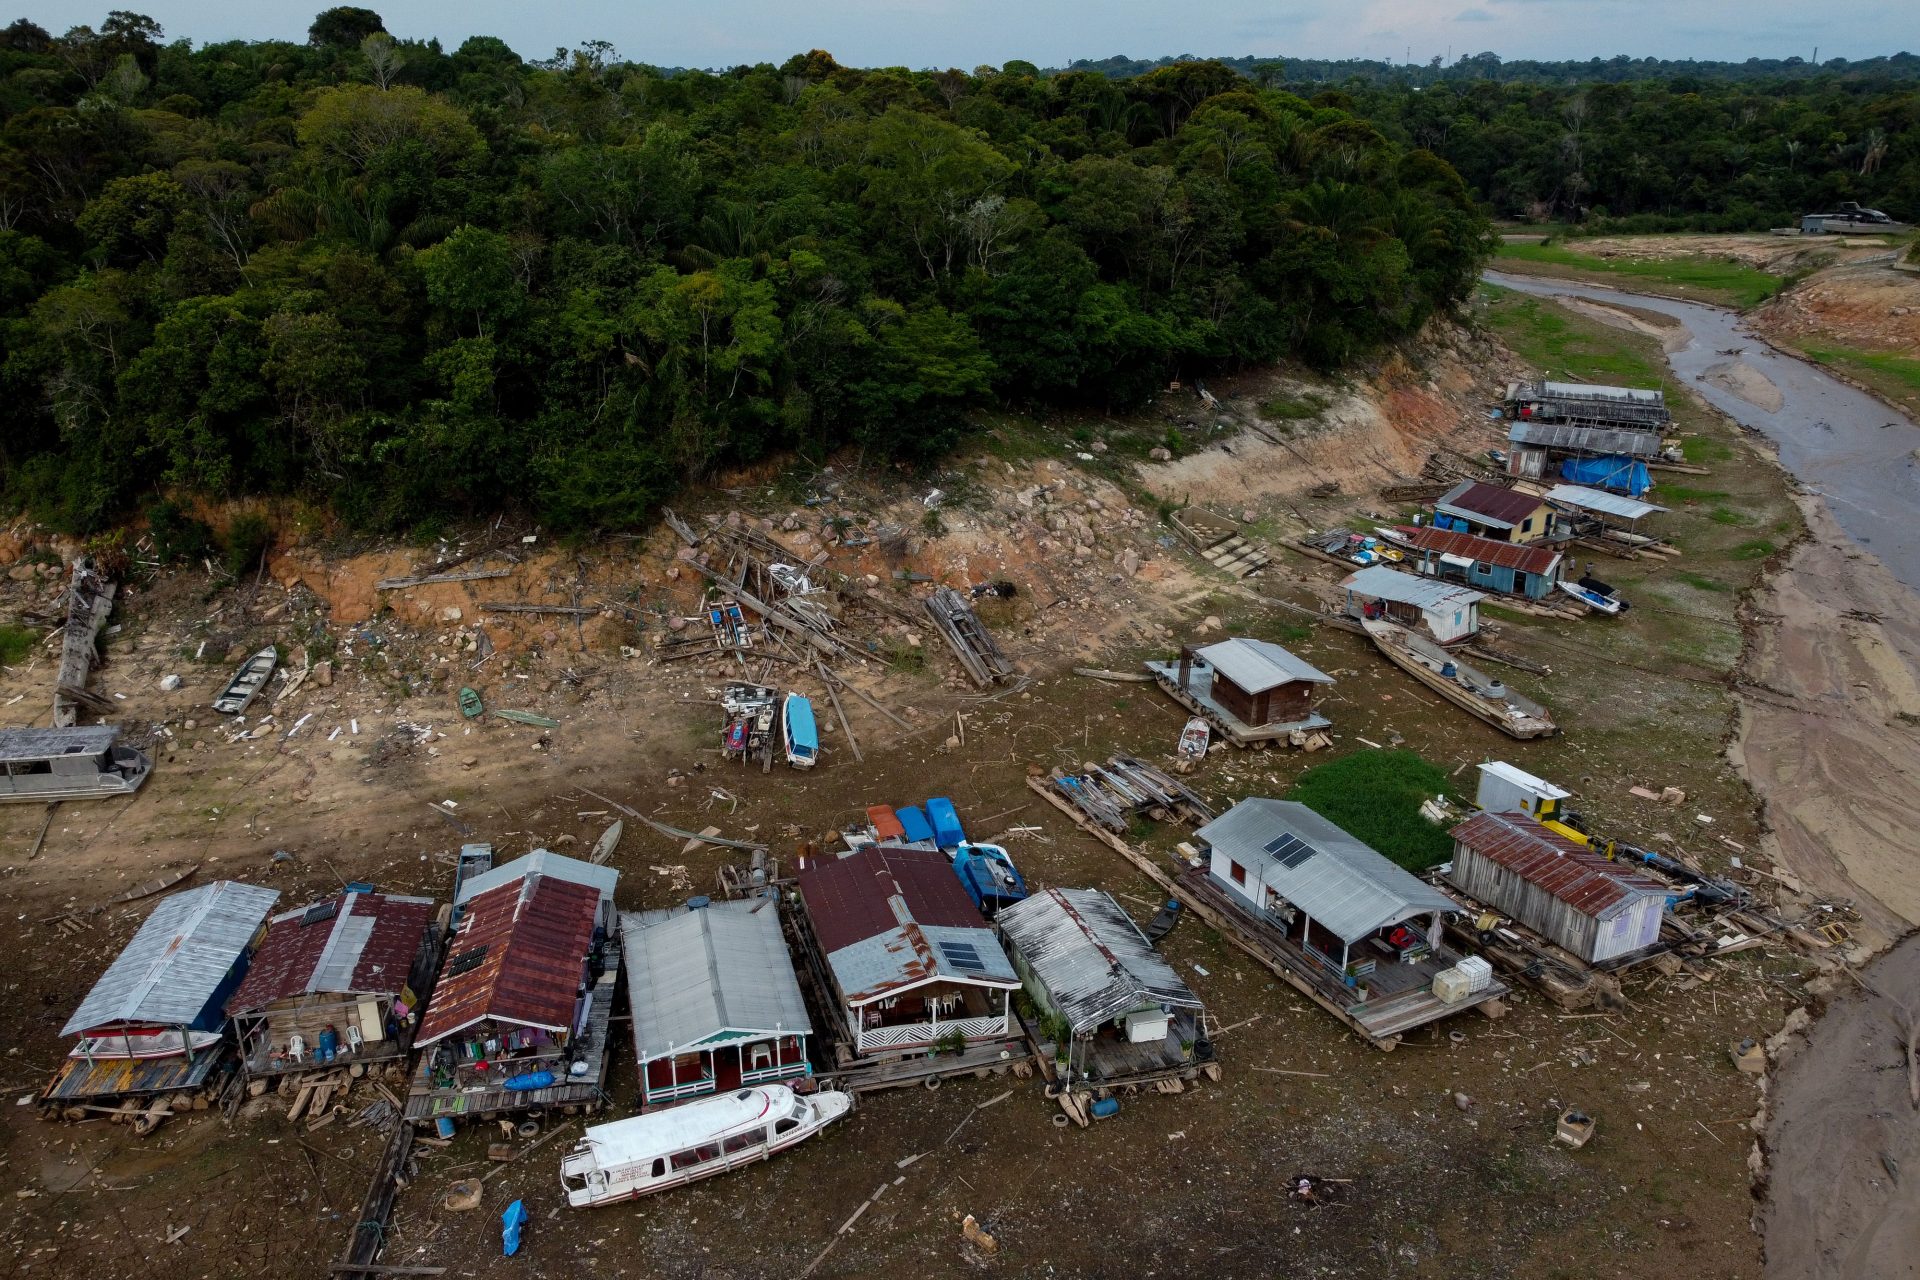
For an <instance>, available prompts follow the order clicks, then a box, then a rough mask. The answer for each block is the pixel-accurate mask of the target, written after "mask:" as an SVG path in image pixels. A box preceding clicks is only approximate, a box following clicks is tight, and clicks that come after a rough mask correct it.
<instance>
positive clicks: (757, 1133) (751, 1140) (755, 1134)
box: [720, 1129, 766, 1156]
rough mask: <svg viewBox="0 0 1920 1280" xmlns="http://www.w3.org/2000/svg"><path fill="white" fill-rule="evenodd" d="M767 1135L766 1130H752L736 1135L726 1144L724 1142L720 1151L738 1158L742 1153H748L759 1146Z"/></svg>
mask: <svg viewBox="0 0 1920 1280" xmlns="http://www.w3.org/2000/svg"><path fill="white" fill-rule="evenodd" d="M765 1135H766V1130H764V1129H752V1130H749V1131H748V1132H746V1133H736V1134H734V1135H733V1136H732V1137H731V1138H728V1139H727V1140H726V1141H725V1142H722V1143H721V1144H720V1149H721V1150H722V1151H725V1152H726V1153H727V1154H728V1155H730V1156H737V1155H739V1154H740V1153H741V1152H742V1151H747V1150H750V1149H752V1148H754V1147H757V1146H759V1145H760V1143H761V1141H762V1140H763V1139H764V1137H765Z"/></svg>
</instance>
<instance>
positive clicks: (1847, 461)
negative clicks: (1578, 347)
mask: <svg viewBox="0 0 1920 1280" xmlns="http://www.w3.org/2000/svg"><path fill="white" fill-rule="evenodd" d="M1482 278H1483V279H1485V280H1486V281H1487V282H1488V283H1489V284H1495V285H1499V286H1500V287H1501V288H1503V289H1513V290H1516V291H1518V292H1521V293H1530V294H1534V295H1537V296H1540V297H1548V298H1551V297H1556V296H1564V297H1571V298H1584V299H1586V300H1587V301H1589V302H1597V303H1602V304H1611V305H1614V306H1630V307H1634V308H1637V309H1639V310H1641V311H1655V312H1659V313H1660V314H1661V315H1665V316H1671V317H1673V318H1674V319H1675V320H1678V321H1679V322H1680V324H1681V325H1682V326H1683V327H1684V328H1685V330H1686V332H1687V335H1688V340H1687V343H1686V345H1685V346H1683V347H1680V348H1679V349H1677V350H1674V351H1670V352H1668V353H1667V363H1668V364H1669V365H1671V366H1672V367H1673V372H1674V376H1675V377H1677V378H1679V379H1680V380H1681V381H1683V382H1685V383H1686V384H1687V385H1688V386H1689V387H1691V388H1692V389H1693V391H1694V392H1695V393H1696V394H1698V395H1699V396H1700V397H1701V398H1702V399H1704V400H1706V401H1707V403H1709V404H1711V405H1712V406H1713V407H1714V408H1716V409H1719V410H1721V411H1722V412H1724V413H1726V414H1727V415H1728V416H1729V417H1731V418H1732V419H1733V420H1734V421H1736V422H1738V423H1740V424H1741V425H1742V426H1746V427H1752V428H1754V429H1755V430H1757V431H1760V432H1762V433H1763V434H1765V435H1766V436H1767V437H1768V438H1769V439H1771V440H1772V441H1773V442H1774V443H1775V445H1776V446H1777V447H1778V449H1779V452H1780V462H1781V465H1782V466H1784V467H1786V469H1787V470H1788V471H1789V472H1791V473H1792V474H1793V475H1794V477H1795V478H1797V479H1798V480H1799V481H1800V483H1802V484H1804V485H1805V486H1807V488H1809V489H1812V490H1815V491H1816V492H1818V493H1820V494H1821V495H1822V496H1823V497H1825V498H1826V500H1827V505H1828V507H1829V508H1830V509H1831V510H1832V511H1833V514H1834V518H1835V519H1836V520H1838V521H1839V523H1840V527H1841V528H1842V529H1844V530H1846V532H1847V534H1848V535H1849V536H1850V537H1852V538H1853V539H1854V541H1856V542H1858V543H1860V544H1861V545H1862V546H1864V547H1866V548H1868V549H1869V550H1871V551H1872V552H1873V554H1874V555H1875V556H1877V557H1879V559H1880V562H1881V563H1882V564H1884V565H1886V566H1887V568H1888V569H1889V570H1891V571H1892V573H1893V576H1894V577H1896V578H1898V579H1899V580H1900V581H1901V582H1904V583H1905V584H1907V585H1908V586H1909V587H1913V588H1915V589H1916V590H1920V537H1916V536H1915V532H1914V523H1913V522H1914V516H1915V514H1916V510H1917V509H1920V505H1917V504H1920V456H1917V455H1916V451H1917V450H1920V426H1916V425H1915V424H1914V422H1913V420H1912V419H1911V418H1909V417H1906V416H1905V415H1903V414H1901V413H1900V412H1899V411H1898V410H1896V409H1893V408H1891V407H1890V406H1888V405H1887V404H1885V403H1883V402H1882V401H1880V400H1876V399H1875V398H1874V397H1872V396H1870V395H1868V394H1867V393H1866V392H1864V391H1860V390H1857V389H1855V388H1854V387H1851V386H1849V385H1848V384H1846V383H1844V382H1841V381H1840V380H1839V379H1837V378H1834V377H1832V376H1831V375H1829V374H1827V373H1826V372H1824V371H1823V370H1821V369H1820V368H1819V367H1818V366H1817V365H1813V364H1810V363H1808V362H1807V361H1805V360H1801V359H1798V358H1796V357H1793V356H1789V355H1784V354H1782V353H1781V352H1779V351H1777V350H1775V349H1774V348H1773V347H1771V346H1769V345H1768V344H1767V342H1766V340H1765V339H1764V338H1762V337H1760V336H1759V335H1758V334H1756V333H1754V331H1753V330H1752V329H1750V328H1748V327H1747V324H1746V321H1745V320H1744V319H1742V318H1741V316H1740V315H1739V313H1738V312H1734V311H1728V310H1726V309H1724V308H1722V307H1713V306H1708V305H1706V304H1704V303H1698V302H1676V301H1673V300H1671V299H1667V298H1653V297H1648V296H1646V295H1645V294H1638V293H1628V292H1625V291H1624V290H1620V289H1609V288H1605V287H1603V286H1599V285H1585V284H1577V283H1575V282H1573V281H1570V280H1549V279H1545V278H1542V277H1539V276H1517V275H1508V274H1506V273H1504V272H1499V271H1488V272H1486V273H1484V275H1483V277H1482ZM1730 353H1737V354H1730ZM1736 365H1744V366H1746V368H1747V370H1749V371H1751V373H1752V374H1757V375H1759V377H1760V378H1764V379H1765V380H1766V382H1767V383H1770V384H1772V389H1773V392H1777V401H1775V399H1774V396H1773V394H1772V393H1769V392H1768V391H1767V389H1766V388H1765V387H1759V392H1760V394H1757V395H1755V394H1754V388H1755V387H1758V386H1759V384H1757V383H1755V382H1754V381H1753V379H1752V378H1751V377H1749V376H1747V375H1741V374H1738V373H1737V371H1736V370H1733V369H1731V368H1729V366H1736ZM1729 374H1734V375H1735V376H1728V375H1729ZM1743 378H1744V379H1745V380H1746V381H1747V382H1748V384H1749V386H1748V391H1749V394H1750V395H1753V399H1748V398H1744V397H1742V396H1739V395H1736V394H1734V393H1733V392H1732V391H1731V390H1729V389H1728V386H1729V385H1738V384H1739V383H1740V381H1741V380H1742V379H1743ZM1756 401H1766V402H1767V403H1756ZM1701 483H1703V484H1709V485H1710V484H1711V481H1702V482H1701ZM1653 496H1654V497H1655V499H1658V497H1659V489H1658V488H1657V487H1656V489H1655V490H1654V495H1653Z"/></svg>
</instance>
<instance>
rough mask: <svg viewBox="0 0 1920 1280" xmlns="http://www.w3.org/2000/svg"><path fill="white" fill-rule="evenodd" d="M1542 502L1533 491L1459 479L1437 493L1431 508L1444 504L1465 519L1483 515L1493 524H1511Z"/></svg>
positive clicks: (1531, 511)
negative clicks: (1451, 485) (1522, 490)
mask: <svg viewBox="0 0 1920 1280" xmlns="http://www.w3.org/2000/svg"><path fill="white" fill-rule="evenodd" d="M1544 505H1546V504H1545V502H1544V500H1543V499H1542V498H1540V497H1539V495H1537V494H1532V493H1522V492H1520V491H1519V490H1518V489H1509V488H1507V487H1506V486H1505V485H1498V484H1483V483H1481V482H1480V481H1478V480H1462V481H1461V482H1460V483H1459V484H1457V485H1455V486H1454V487H1453V488H1452V489H1450V490H1448V491H1447V492H1446V493H1444V494H1442V495H1441V496H1440V500H1439V501H1438V502H1436V503H1434V509H1435V510H1439V509H1440V508H1442V507H1446V508H1449V509H1451V510H1454V511H1458V512H1461V513H1463V514H1465V515H1466V516H1468V517H1469V518H1472V517H1473V516H1485V517H1486V518H1487V519H1488V520H1489V521H1491V522H1493V523H1495V524H1504V525H1507V526H1509V527H1513V526H1517V525H1518V524H1519V523H1520V522H1521V521H1522V520H1525V519H1526V518H1527V517H1528V516H1530V515H1532V514H1533V513H1534V512H1536V511H1538V510H1539V509H1540V508H1541V507H1542V506H1544Z"/></svg>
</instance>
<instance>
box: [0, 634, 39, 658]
mask: <svg viewBox="0 0 1920 1280" xmlns="http://www.w3.org/2000/svg"><path fill="white" fill-rule="evenodd" d="M38 639H39V636H37V635H35V634H34V633H33V631H32V630H30V629H29V628H27V627H16V626H13V625H11V624H6V623H0V667H11V666H13V665H14V664H15V663H17V662H20V661H21V660H22V659H24V658H25V657H26V656H27V655H28V654H29V653H31V652H32V651H33V644H34V641H36V640H38Z"/></svg>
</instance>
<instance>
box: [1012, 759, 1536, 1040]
mask: <svg viewBox="0 0 1920 1280" xmlns="http://www.w3.org/2000/svg"><path fill="white" fill-rule="evenodd" d="M1027 785H1028V786H1029V787H1030V788H1032V789H1033V790H1034V791H1035V792H1037V793H1038V794H1039V795H1041V796H1043V797H1045V798H1046V800H1047V802H1048V803H1049V804H1051V805H1053V806H1054V808H1056V809H1059V810H1060V811H1061V812H1062V813H1064V814H1066V815H1067V816H1068V817H1069V818H1072V819H1073V821H1074V825H1076V826H1078V827H1079V828H1080V829H1081V830H1083V831H1085V832H1086V833H1087V834H1088V835H1091V836H1092V837H1094V838H1095V839H1096V840H1098V841H1100V842H1101V843H1102V844H1104V845H1106V846H1107V847H1108V848H1110V849H1112V850H1113V851H1114V852H1115V853H1118V854H1119V855H1120V856H1121V857H1123V858H1125V859H1126V860H1127V861H1128V862H1131V863H1132V864H1133V865H1134V866H1135V867H1137V868H1139V869H1140V871H1141V872H1143V873H1144V874H1145V875H1146V876H1147V877H1148V878H1149V879H1151V880H1152V881H1153V882H1154V883H1155V884H1157V885H1159V886H1160V888H1161V889H1162V890H1164V891H1165V892H1166V893H1168V894H1170V895H1172V896H1173V897H1176V898H1178V899H1180V901H1181V902H1182V903H1183V904H1184V905H1185V906H1187V907H1188V908H1189V909H1191V910H1192V911H1193V912H1194V914H1195V915H1197V916H1199V917H1200V918H1201V919H1202V920H1205V921H1206V922H1207V923H1208V924H1209V925H1212V926H1213V927H1214V928H1216V929H1218V930H1220V932H1221V933H1222V934H1223V935H1224V936H1225V937H1226V939H1227V940H1228V941H1229V942H1231V943H1233V945H1235V946H1236V947H1239V948H1240V949H1241V950H1242V951H1244V952H1246V953H1247V954H1248V955H1249V956H1251V957H1253V958H1254V959H1255V960H1257V961H1259V962H1260V963H1261V964H1262V965H1263V966H1265V967H1266V968H1267V969H1268V970H1270V971H1271V972H1272V973H1273V974H1274V975H1275V976H1276V977H1278V978H1280V979H1281V980H1282V981H1284V982H1286V983H1287V984H1288V985H1289V986H1291V987H1293V988H1294V989H1295V990H1296V991H1298V992H1299V993H1300V994H1301V995H1303V996H1306V997H1307V998H1308V999H1309V1000H1311V1001H1313V1002H1314V1003H1315V1004H1317V1005H1319V1006H1320V1007H1321V1008H1322V1009H1325V1010H1326V1011H1327V1012H1328V1013H1330V1014H1332V1015H1333V1016H1334V1017H1336V1018H1338V1019H1339V1020H1340V1021H1341V1022H1342V1023H1344V1024H1346V1026H1347V1027H1348V1028H1350V1029H1351V1030H1352V1031H1354V1032H1355V1033H1356V1034H1357V1035H1359V1036H1360V1037H1361V1038H1362V1039H1364V1040H1366V1041H1367V1043H1369V1044H1371V1045H1373V1046H1374V1047H1375V1048H1376V1049H1381V1050H1390V1049H1392V1048H1394V1047H1395V1046H1396V1045H1398V1044H1399V1043H1400V1039H1401V1037H1402V1036H1403V1035H1405V1034H1406V1033H1407V1032H1408V1031H1411V1030H1413V1029H1414V1028H1416V1027H1421V1026H1425V1025H1426V1024H1427V1023H1430V1022H1438V1021H1439V1020H1441V1019H1442V1018H1450V1017H1452V1016H1453V1015H1454V1014H1456V1013H1464V1012H1465V1011H1466V1010H1468V1009H1473V1008H1479V1009H1481V1010H1482V1012H1483V1013H1485V1014H1486V1015H1487V1016H1488V1017H1498V1016H1500V1014H1502V1013H1504V1012H1505V1008H1504V1006H1501V1005H1499V1004H1498V1003H1497V1002H1498V1000H1499V998H1500V997H1501V996H1504V995H1506V994H1507V992H1508V991H1509V990H1510V988H1509V987H1508V986H1507V985H1506V984H1505V983H1504V982H1499V981H1495V982H1493V983H1492V984H1490V985H1489V986H1488V987H1487V988H1486V989H1485V990H1484V991H1478V992H1475V993H1474V994H1473V995H1472V996H1470V997H1468V998H1467V999H1465V1000H1461V1001H1458V1002H1457V1003H1454V1004H1443V1003H1442V1002H1441V1001H1440V1000H1439V999H1438V998H1437V997H1435V996H1434V995H1433V993H1432V989H1431V986H1430V985H1429V986H1428V987H1425V988H1418V989H1405V990H1398V991H1396V992H1393V993H1386V994H1383V995H1381V996H1380V997H1379V998H1376V999H1369V1000H1363V1001H1356V1000H1355V999H1354V994H1355V993H1354V992H1353V991H1352V990H1350V989H1349V988H1347V987H1346V986H1345V985H1344V984H1343V983H1341V982H1339V981H1337V980H1336V979H1335V978H1334V977H1333V975H1332V974H1330V973H1329V972H1328V971H1327V970H1326V968H1325V967H1323V966H1322V965H1321V964H1319V963H1318V962H1317V961H1315V960H1313V959H1312V958H1311V957H1309V956H1308V955H1307V954H1306V953H1305V952H1304V951H1302V950H1301V949H1300V947H1299V946H1298V945H1297V944H1295V943H1293V942H1292V941H1290V940H1289V939H1287V938H1286V936H1285V935H1284V934H1283V933H1281V931H1280V930H1279V929H1277V928H1275V927H1274V926H1273V925H1270V924H1268V923H1266V922H1265V921H1263V920H1260V919H1258V918H1256V917H1255V916H1254V915H1252V914H1251V913H1250V912H1248V911H1245V910H1243V909H1242V908H1240V907H1239V906H1237V905H1236V904H1235V903H1233V902H1232V900H1231V899H1229V898H1228V897H1227V894H1226V891H1225V890H1224V889H1221V888H1220V887H1218V886H1217V885H1215V884H1214V883H1213V881H1212V879H1211V877H1209V876H1208V875H1207V874H1206V873H1205V872H1204V871H1200V870H1198V869H1195V868H1184V867H1183V868H1182V869H1181V870H1179V871H1176V870H1175V869H1174V867H1175V864H1172V863H1169V864H1167V865H1166V866H1165V867H1162V866H1161V865H1160V864H1159V863H1157V862H1155V861H1154V860H1153V859H1152V858H1151V857H1149V856H1148V855H1147V854H1146V853H1144V852H1142V851H1141V850H1139V849H1135V848H1134V847H1133V846H1132V845H1129V844H1128V843H1127V842H1126V841H1124V840H1122V839H1120V837H1118V836H1116V835H1114V834H1113V833H1112V832H1110V831H1103V830H1101V829H1099V828H1097V827H1094V826H1092V825H1090V824H1088V823H1087V822H1085V821H1083V820H1082V819H1081V817H1080V815H1079V814H1078V813H1077V812H1076V811H1075V810H1074V809H1073V807H1072V806H1071V805H1069V804H1067V803H1066V802H1065V801H1063V800H1060V799H1058V798H1056V796H1055V793H1054V792H1053V789H1052V788H1051V787H1048V786H1046V785H1045V784H1044V783H1043V782H1042V781H1041V780H1040V779H1037V778H1028V779H1027ZM1458 958H1459V957H1457V956H1455V955H1452V954H1451V953H1447V952H1442V953H1441V957H1440V959H1439V961H1438V962H1437V963H1436V965H1435V967H1436V968H1445V967H1447V966H1448V965H1451V964H1452V963H1454V962H1455V961H1456V960H1457V959H1458ZM1382 967H1383V968H1384V967H1386V966H1382ZM1410 967H1412V968H1419V967H1421V966H1410ZM1431 972H1432V971H1429V977H1428V981H1429V983H1430V982H1431ZM1389 981H1391V979H1389Z"/></svg>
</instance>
